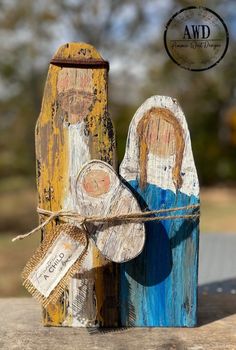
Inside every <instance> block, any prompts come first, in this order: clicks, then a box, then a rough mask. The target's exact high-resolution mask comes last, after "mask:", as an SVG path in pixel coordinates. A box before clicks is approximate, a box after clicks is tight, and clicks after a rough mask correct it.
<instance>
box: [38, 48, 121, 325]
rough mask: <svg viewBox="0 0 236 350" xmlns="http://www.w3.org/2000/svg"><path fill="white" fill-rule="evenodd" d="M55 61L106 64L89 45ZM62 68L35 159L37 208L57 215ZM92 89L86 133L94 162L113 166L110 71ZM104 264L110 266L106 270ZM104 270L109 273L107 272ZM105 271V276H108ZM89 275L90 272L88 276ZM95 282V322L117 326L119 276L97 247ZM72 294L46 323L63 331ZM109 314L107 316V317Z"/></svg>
mask: <svg viewBox="0 0 236 350" xmlns="http://www.w3.org/2000/svg"><path fill="white" fill-rule="evenodd" d="M53 58H54V59H55V58H57V59H59V58H60V59H69V58H70V59H73V60H78V59H91V58H96V59H102V58H101V56H100V55H99V53H98V52H97V51H96V50H95V49H94V48H93V47H92V46H91V45H88V44H85V43H70V44H66V45H63V46H62V47H60V48H59V50H58V51H57V52H56V54H55V55H54V57H53ZM60 70H61V67H58V66H55V65H52V64H51V65H50V66H49V71H48V77H47V81H46V86H45V91H44V97H43V101H42V109H41V113H40V116H39V119H38V122H37V126H36V157H37V174H38V175H37V185H38V193H39V201H38V202H39V206H40V207H42V208H44V209H49V210H53V211H57V210H60V209H61V208H62V205H63V201H64V198H65V195H66V192H67V190H68V185H69V181H68V179H69V174H68V158H69V157H68V138H67V129H66V128H63V123H61V124H60V121H57V120H56V118H54V116H55V115H56V108H57V104H56V101H57V79H58V73H59V71H60ZM92 79H93V85H94V88H95V89H97V99H96V101H95V105H94V107H93V109H92V111H91V113H89V116H88V117H87V124H88V130H89V134H90V138H91V141H90V142H91V143H90V150H91V158H96V159H102V160H104V161H107V162H109V163H110V164H111V165H113V166H115V145H114V139H113V140H112V138H111V137H110V135H109V132H108V128H107V123H108V122H109V121H108V119H107V71H106V69H102V68H101V69H92ZM104 115H105V118H104ZM54 227H55V222H53V223H52V224H50V225H48V226H47V227H46V228H45V229H44V231H43V235H48V234H50V232H51V230H53V228H54ZM104 264H105V265H106V266H104ZM104 269H106V271H105V270H104ZM104 271H105V272H104ZM107 271H109V273H108V275H109V274H110V276H111V278H112V281H110V283H112V284H113V285H114V295H113V299H114V300H115V304H117V306H116V307H114V308H113V309H111V310H110V314H109V312H107V311H104V307H105V303H106V285H104V283H105V282H107V281H105V277H104V276H105V274H106V276H107ZM89 273H90V274H91V272H89ZM92 274H93V278H94V280H95V292H96V301H97V321H98V322H99V324H100V325H102V326H116V325H117V322H118V310H117V308H118V273H117V267H116V266H115V265H114V264H113V263H110V262H107V261H105V259H104V258H103V257H102V255H101V254H100V252H99V251H98V249H97V248H96V247H94V248H93V270H92ZM67 298H68V295H67V293H65V295H64V298H62V299H61V301H60V302H58V303H57V304H56V305H49V306H48V307H47V309H46V310H45V311H44V324H45V325H53V326H60V325H61V324H62V323H63V321H64V320H65V318H66V316H67V303H68V299H67ZM104 315H105V316H104Z"/></svg>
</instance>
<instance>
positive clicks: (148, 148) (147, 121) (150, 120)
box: [137, 107, 184, 188]
mask: <svg viewBox="0 0 236 350" xmlns="http://www.w3.org/2000/svg"><path fill="white" fill-rule="evenodd" d="M137 133H138V137H139V158H140V186H141V188H144V187H145V186H146V183H147V161H148V154H149V153H151V154H153V155H156V156H158V157H160V158H168V157H170V156H173V155H174V156H175V165H174V168H173V169H172V178H173V182H174V184H175V187H176V188H177V187H178V188H179V187H181V185H182V179H181V175H180V170H181V165H182V159H183V150H184V139H183V131H182V128H181V126H180V124H179V122H178V120H177V119H176V118H175V116H174V114H173V113H172V112H171V111H170V110H168V109H166V108H159V107H158V108H151V109H150V110H148V111H147V112H146V113H145V114H144V116H143V117H142V118H141V120H140V121H139V123H138V126H137Z"/></svg>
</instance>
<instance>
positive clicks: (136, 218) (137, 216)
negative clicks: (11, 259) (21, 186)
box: [12, 204, 200, 242]
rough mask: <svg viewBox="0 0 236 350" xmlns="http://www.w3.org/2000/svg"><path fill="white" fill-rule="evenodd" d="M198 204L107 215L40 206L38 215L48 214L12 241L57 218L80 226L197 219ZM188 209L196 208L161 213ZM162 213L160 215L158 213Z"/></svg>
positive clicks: (37, 229) (30, 233) (198, 213)
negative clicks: (180, 212)
mask: <svg viewBox="0 0 236 350" xmlns="http://www.w3.org/2000/svg"><path fill="white" fill-rule="evenodd" d="M199 208H200V205H199V204H193V205H187V206H183V207H175V208H168V209H159V210H151V211H145V212H134V213H128V214H118V215H108V216H83V215H81V214H79V213H77V212H74V211H66V210H59V211H50V210H46V209H42V208H37V212H38V213H39V214H40V215H44V216H48V218H47V219H46V220H45V221H44V222H43V223H41V224H40V225H38V226H37V227H35V228H34V229H33V230H32V231H30V232H28V233H26V234H23V235H18V236H16V237H15V238H13V239H12V242H15V241H17V240H19V239H24V238H26V237H28V236H30V235H32V234H33V233H35V232H37V231H39V230H41V229H42V228H44V227H45V226H46V225H48V224H49V223H50V222H51V221H52V220H54V219H56V218H59V219H60V220H61V221H63V222H67V221H68V220H69V219H73V221H74V222H75V223H76V224H79V225H81V226H84V225H85V224H86V223H115V222H121V223H122V224H123V223H127V222H148V221H162V220H175V219H193V220H194V219H197V218H199V216H200V211H199ZM190 209H198V210H196V212H195V213H193V214H184V215H163V214H165V213H171V212H176V211H180V210H190ZM159 214H162V215H159ZM153 215H159V216H153Z"/></svg>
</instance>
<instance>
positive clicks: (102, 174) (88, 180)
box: [82, 169, 111, 197]
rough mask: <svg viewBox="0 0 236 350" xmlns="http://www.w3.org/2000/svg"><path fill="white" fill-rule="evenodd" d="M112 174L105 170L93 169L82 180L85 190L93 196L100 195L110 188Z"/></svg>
mask: <svg viewBox="0 0 236 350" xmlns="http://www.w3.org/2000/svg"><path fill="white" fill-rule="evenodd" d="M110 182H111V181H110V176H109V174H108V173H107V172H106V171H104V170H98V169H97V170H96V169H95V170H91V171H90V172H88V173H87V174H86V175H85V176H84V178H83V181H82V184H83V189H84V191H85V192H86V193H87V194H88V195H89V196H91V197H99V196H100V195H102V194H105V193H107V192H108V191H109V189H110Z"/></svg>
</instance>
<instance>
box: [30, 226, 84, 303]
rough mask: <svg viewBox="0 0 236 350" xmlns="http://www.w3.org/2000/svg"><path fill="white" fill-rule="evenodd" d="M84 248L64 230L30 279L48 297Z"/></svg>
mask: <svg viewBox="0 0 236 350" xmlns="http://www.w3.org/2000/svg"><path fill="white" fill-rule="evenodd" d="M84 248H85V246H84V245H82V244H81V243H80V242H78V241H76V240H75V239H73V238H72V237H70V236H69V235H67V234H66V233H65V232H63V231H62V232H61V233H60V234H59V236H58V237H57V238H56V240H55V242H54V243H53V244H52V246H51V247H50V248H49V249H48V251H47V253H46V255H45V257H44V258H43V259H42V261H40V263H39V264H38V265H37V266H36V268H35V269H34V270H33V271H32V272H31V273H30V275H29V277H28V279H29V280H30V282H31V283H32V284H33V286H34V287H35V288H36V289H37V290H38V291H39V292H40V293H41V294H43V295H44V296H45V297H48V296H49V295H50V293H51V292H52V291H53V289H54V288H55V287H56V286H57V285H58V283H59V282H60V280H61V279H62V278H63V277H64V276H65V274H66V273H67V271H68V270H69V269H70V267H71V266H72V265H73V264H74V263H75V261H76V260H77V259H78V258H79V256H80V255H81V254H82V252H83V250H84Z"/></svg>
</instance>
